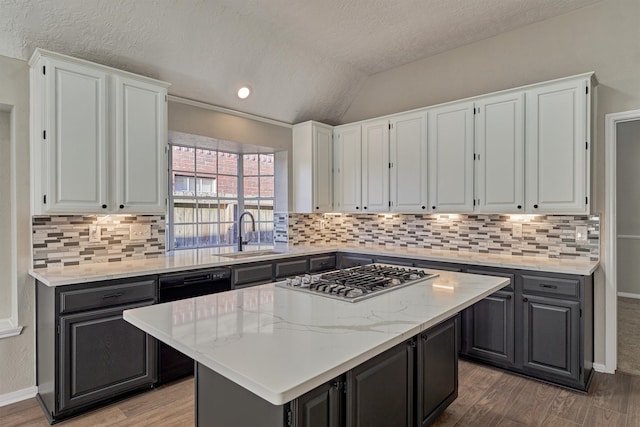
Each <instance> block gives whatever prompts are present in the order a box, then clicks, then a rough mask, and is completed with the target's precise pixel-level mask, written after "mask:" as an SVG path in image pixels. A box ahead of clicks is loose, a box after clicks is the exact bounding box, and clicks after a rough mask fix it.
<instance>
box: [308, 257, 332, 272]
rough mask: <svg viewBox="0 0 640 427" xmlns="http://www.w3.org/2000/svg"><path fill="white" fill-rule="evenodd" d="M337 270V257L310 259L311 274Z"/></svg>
mask: <svg viewBox="0 0 640 427" xmlns="http://www.w3.org/2000/svg"><path fill="white" fill-rule="evenodd" d="M335 269H336V255H335V254H331V255H320V256H311V257H309V273H319V272H322V271H328V270H335Z"/></svg>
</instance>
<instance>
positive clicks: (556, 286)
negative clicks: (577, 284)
mask: <svg viewBox="0 0 640 427" xmlns="http://www.w3.org/2000/svg"><path fill="white" fill-rule="evenodd" d="M540 287H541V288H548V289H558V285H547V284H546V283H540Z"/></svg>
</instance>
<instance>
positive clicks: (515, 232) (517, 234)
mask: <svg viewBox="0 0 640 427" xmlns="http://www.w3.org/2000/svg"><path fill="white" fill-rule="evenodd" d="M511 237H513V238H516V239H519V238H521V237H522V224H521V223H519V222H516V223H514V224H513V225H512V226H511Z"/></svg>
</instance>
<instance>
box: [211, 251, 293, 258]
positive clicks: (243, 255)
mask: <svg viewBox="0 0 640 427" xmlns="http://www.w3.org/2000/svg"><path fill="white" fill-rule="evenodd" d="M279 253H281V252H277V251H274V250H273V249H265V250H262V251H246V252H233V253H229V254H220V256H221V257H222V258H233V259H237V258H251V257H256V256H264V255H275V254H279Z"/></svg>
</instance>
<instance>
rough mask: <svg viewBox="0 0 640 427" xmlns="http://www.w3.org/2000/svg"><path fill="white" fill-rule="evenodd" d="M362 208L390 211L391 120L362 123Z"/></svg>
mask: <svg viewBox="0 0 640 427" xmlns="http://www.w3.org/2000/svg"><path fill="white" fill-rule="evenodd" d="M362 209H363V211H364V212H365V213H367V212H388V211H389V121H388V120H387V119H384V120H374V121H371V122H367V123H365V124H363V125H362Z"/></svg>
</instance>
